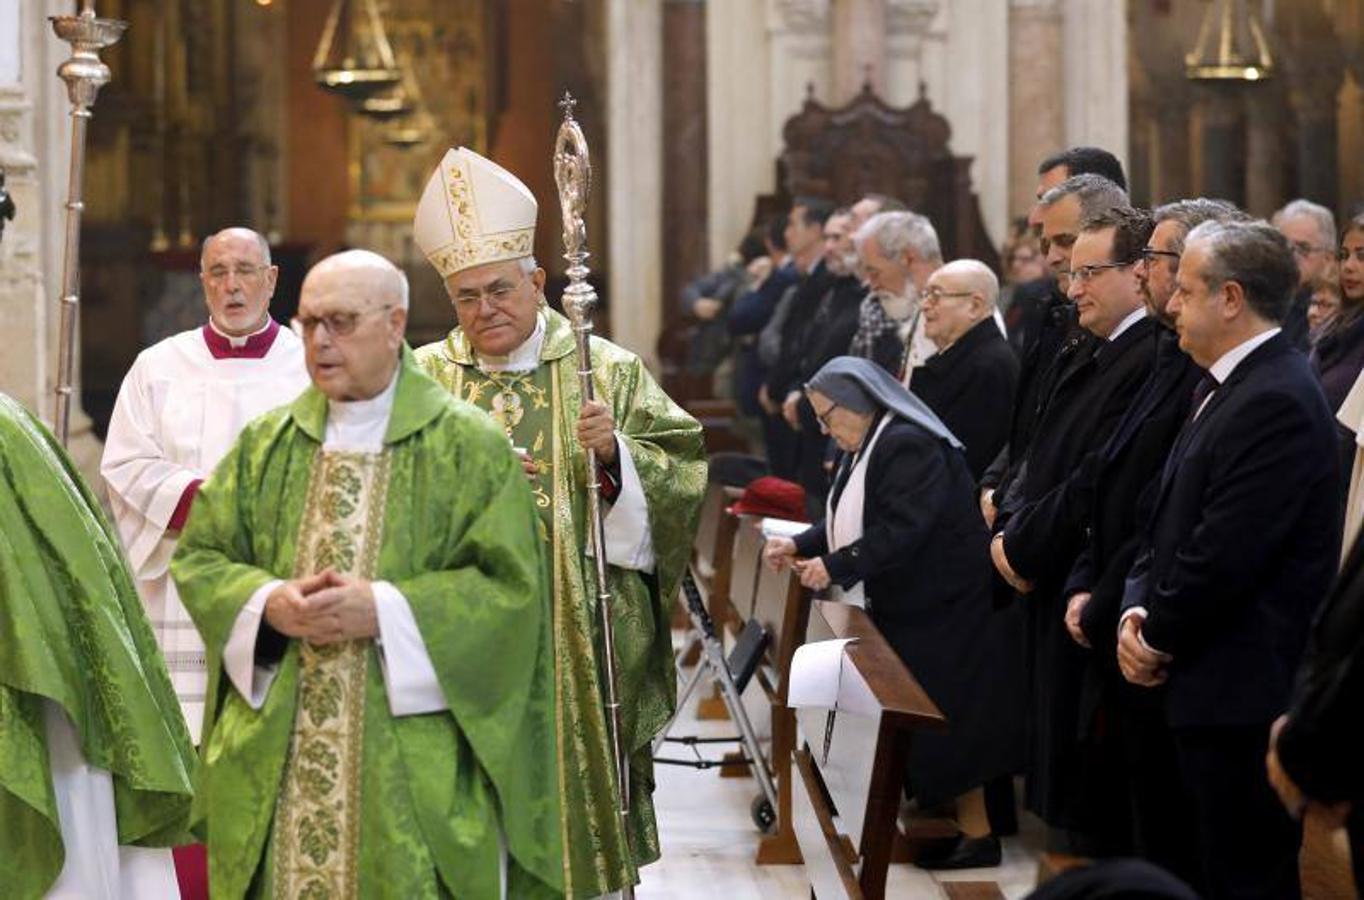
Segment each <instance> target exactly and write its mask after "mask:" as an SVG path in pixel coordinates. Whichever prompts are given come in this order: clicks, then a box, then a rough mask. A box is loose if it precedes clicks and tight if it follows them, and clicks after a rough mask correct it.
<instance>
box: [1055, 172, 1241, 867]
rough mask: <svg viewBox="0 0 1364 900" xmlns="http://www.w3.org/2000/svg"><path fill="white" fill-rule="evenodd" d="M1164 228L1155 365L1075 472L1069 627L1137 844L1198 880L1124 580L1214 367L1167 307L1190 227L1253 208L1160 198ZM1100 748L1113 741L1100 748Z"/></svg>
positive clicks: (1157, 241) (1088, 740) (1142, 269)
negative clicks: (1134, 647)
mask: <svg viewBox="0 0 1364 900" xmlns="http://www.w3.org/2000/svg"><path fill="white" fill-rule="evenodd" d="M1152 218H1153V219H1154V221H1155V229H1154V231H1152V233H1151V237H1150V240H1149V241H1148V242H1147V244H1146V246H1144V247H1143V248H1142V258H1141V260H1140V261H1139V262H1138V263H1137V265H1136V267H1135V272H1136V276H1137V281H1138V283H1139V285H1140V288H1141V292H1142V299H1143V301H1144V302H1145V305H1146V311H1147V313H1148V314H1149V315H1150V317H1151V319H1152V320H1153V321H1154V322H1155V323H1156V338H1155V340H1156V352H1155V367H1154V369H1153V371H1152V372H1151V377H1150V378H1148V379H1147V381H1146V383H1145V384H1144V385H1142V387H1141V390H1140V391H1138V393H1137V395H1136V397H1135V398H1134V399H1133V401H1132V403H1131V405H1130V406H1129V407H1128V408H1127V411H1126V412H1125V413H1124V414H1123V417H1122V419H1121V420H1120V421H1119V422H1118V425H1117V427H1116V428H1114V430H1113V434H1112V436H1111V437H1110V438H1109V440H1108V442H1107V443H1106V444H1104V446H1103V448H1102V449H1101V450H1100V451H1099V452H1098V453H1095V454H1092V455H1091V456H1090V457H1088V458H1087V459H1086V460H1085V462H1084V464H1083V465H1082V466H1081V471H1082V474H1081V476H1080V477H1079V478H1077V479H1073V483H1074V484H1075V486H1076V487H1077V488H1078V489H1079V493H1080V494H1081V496H1077V498H1076V500H1077V503H1078V505H1079V507H1080V509H1081V510H1082V512H1083V521H1084V528H1085V535H1086V541H1085V545H1084V549H1082V550H1081V552H1080V555H1079V557H1078V558H1077V559H1076V561H1075V564H1074V566H1072V568H1071V571H1070V575H1069V577H1068V578H1067V580H1066V586H1065V590H1064V595H1065V597H1066V598H1067V606H1066V620H1065V621H1066V628H1067V630H1068V631H1069V632H1070V636H1071V637H1072V638H1073V639H1074V640H1075V642H1076V643H1077V644H1079V645H1080V646H1082V647H1085V648H1088V649H1089V650H1090V651H1091V652H1090V653H1089V654H1088V656H1087V661H1086V668H1085V674H1084V683H1083V687H1082V691H1081V696H1080V734H1081V739H1082V741H1083V746H1085V747H1087V748H1090V747H1093V748H1098V747H1100V745H1103V744H1107V745H1108V746H1109V747H1110V748H1112V747H1116V748H1118V753H1119V754H1120V756H1121V758H1122V762H1123V766H1122V768H1121V771H1120V772H1118V773H1117V775H1116V777H1118V778H1119V779H1120V780H1121V781H1122V782H1123V783H1124V784H1125V785H1126V788H1127V791H1126V795H1127V801H1128V807H1129V812H1130V821H1131V832H1130V844H1131V848H1132V850H1133V851H1134V852H1135V853H1136V854H1138V855H1139V856H1142V857H1145V858H1146V859H1150V860H1152V861H1154V862H1157V863H1159V864H1160V865H1162V866H1164V867H1165V868H1167V869H1169V870H1171V871H1173V872H1176V873H1177V874H1179V875H1180V876H1181V877H1182V878H1184V879H1185V880H1187V881H1190V882H1191V883H1197V882H1198V881H1199V880H1200V878H1199V872H1198V865H1197V860H1196V858H1195V857H1194V855H1193V852H1192V846H1193V839H1192V828H1191V823H1190V822H1189V818H1188V804H1187V801H1186V799H1185V797H1184V793H1183V791H1182V789H1180V784H1179V777H1178V768H1177V766H1176V764H1175V756H1174V745H1173V741H1172V740H1171V738H1170V733H1169V729H1168V728H1167V727H1166V726H1165V722H1164V716H1163V713H1162V711H1161V707H1160V701H1161V700H1162V699H1163V696H1162V695H1161V694H1160V693H1159V692H1157V691H1151V690H1148V689H1145V688H1138V687H1135V686H1133V685H1129V684H1128V683H1127V682H1126V681H1125V680H1124V679H1123V678H1122V676H1121V675H1120V674H1119V672H1118V666H1117V657H1116V647H1117V632H1118V613H1119V609H1120V607H1121V604H1122V592H1123V584H1124V581H1125V579H1126V576H1127V572H1128V570H1129V569H1130V568H1131V566H1132V561H1133V559H1134V557H1135V556H1136V552H1137V544H1138V541H1139V526H1138V523H1140V522H1141V521H1143V520H1144V518H1145V516H1146V515H1148V514H1149V509H1146V508H1145V507H1144V506H1143V503H1142V500H1143V499H1146V504H1145V506H1146V507H1149V505H1150V502H1152V500H1153V499H1154V498H1151V497H1150V494H1151V491H1150V485H1151V484H1152V482H1153V481H1156V480H1157V479H1158V478H1159V476H1160V471H1161V469H1162V467H1163V466H1164V465H1165V458H1166V457H1167V456H1168V455H1169V452H1170V446H1171V445H1172V444H1173V443H1174V440H1175V435H1176V434H1178V432H1179V429H1180V427H1181V426H1182V425H1183V424H1184V421H1185V419H1187V418H1188V415H1189V402H1190V400H1191V399H1192V395H1193V390H1194V386H1195V385H1196V384H1197V382H1198V380H1199V379H1200V378H1201V377H1202V375H1203V370H1202V369H1200V368H1198V366H1197V365H1196V364H1195V363H1194V362H1193V360H1191V359H1190V358H1189V357H1188V355H1187V354H1185V353H1184V352H1183V351H1182V350H1180V349H1179V335H1178V334H1176V333H1175V330H1174V319H1173V317H1172V316H1170V314H1169V312H1168V310H1167V307H1168V304H1169V302H1170V295H1171V294H1173V293H1174V279H1175V271H1176V270H1177V269H1178V267H1179V256H1180V254H1181V253H1182V252H1183V250H1184V238H1185V236H1186V235H1187V234H1188V233H1189V231H1190V230H1192V229H1193V228H1194V227H1196V226H1198V225H1200V224H1202V223H1203V222H1206V221H1209V220H1212V219H1219V220H1231V219H1237V218H1239V219H1243V220H1244V219H1245V218H1246V216H1245V214H1244V213H1242V212H1241V211H1240V210H1238V209H1236V207H1234V206H1232V205H1231V204H1230V203H1227V202H1225V201H1221V200H1207V199H1203V198H1198V199H1194V200H1179V201H1176V202H1174V203H1168V204H1166V205H1164V206H1161V207H1159V208H1158V209H1156V210H1155V211H1154V213H1153V215H1152ZM1097 752H1100V753H1102V752H1103V750H1102V749H1099V750H1098V751H1097Z"/></svg>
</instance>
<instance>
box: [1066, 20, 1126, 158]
mask: <svg viewBox="0 0 1364 900" xmlns="http://www.w3.org/2000/svg"><path fill="white" fill-rule="evenodd" d="M1125 7H1126V4H1125V3H1113V2H1103V3H1095V2H1094V0H1063V9H1064V11H1065V27H1064V35H1063V39H1064V45H1063V46H1064V52H1063V53H1062V57H1063V60H1064V67H1063V76H1064V77H1063V84H1064V95H1065V110H1066V112H1065V115H1066V141H1065V142H1066V144H1067V145H1071V146H1074V145H1076V144H1089V145H1093V146H1097V147H1103V148H1104V149H1105V150H1109V151H1111V152H1112V153H1114V154H1115V155H1117V157H1118V158H1119V159H1123V160H1125V159H1126V158H1127V126H1128V122H1127V90H1128V88H1127V13H1126V9H1125Z"/></svg>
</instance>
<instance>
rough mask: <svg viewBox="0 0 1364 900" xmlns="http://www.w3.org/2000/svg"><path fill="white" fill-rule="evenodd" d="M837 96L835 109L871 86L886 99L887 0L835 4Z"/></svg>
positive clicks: (831, 99)
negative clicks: (865, 86) (865, 84)
mask: <svg viewBox="0 0 1364 900" xmlns="http://www.w3.org/2000/svg"><path fill="white" fill-rule="evenodd" d="M833 35H834V46H833V68H834V70H833V94H832V96H830V97H828V98H827V100H828V102H829V104H830V105H831V106H842V105H843V104H844V103H847V102H848V101H849V100H851V99H852V98H853V97H855V96H857V93H858V92H859V91H861V90H862V85H863V84H864V83H866V82H868V81H870V82H871V87H872V90H873V91H875V92H876V94H877V95H878V96H885V91H884V89H885V71H886V0H834V3H833Z"/></svg>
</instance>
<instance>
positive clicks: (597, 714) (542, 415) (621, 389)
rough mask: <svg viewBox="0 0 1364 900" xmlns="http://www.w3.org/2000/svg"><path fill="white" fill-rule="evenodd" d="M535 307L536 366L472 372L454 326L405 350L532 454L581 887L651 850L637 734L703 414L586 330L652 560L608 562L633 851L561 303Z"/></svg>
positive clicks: (623, 870) (682, 532) (576, 881)
mask: <svg viewBox="0 0 1364 900" xmlns="http://www.w3.org/2000/svg"><path fill="white" fill-rule="evenodd" d="M543 316H544V318H545V338H544V343H543V345H542V348H541V351H540V360H541V365H540V367H539V368H538V369H535V370H534V371H532V372H528V373H524V374H522V375H519V376H518V375H515V374H512V373H499V372H493V373H485V372H483V371H482V370H480V369H479V368H478V367H477V366H475V365H474V357H473V355H472V352H471V349H470V346H469V343H468V341H467V340H466V339H465V337H464V334H463V333H462V332H461V331H460V330H459V329H458V328H456V329H455V330H454V331H453V332H451V334H450V335H449V337H448V338H447V339H446V340H444V341H442V342H440V343H436V344H430V345H427V346H425V347H422V348H421V349H420V350H418V351H417V358H418V360H419V361H420V363H421V365H422V367H423V368H424V369H425V370H426V371H427V372H428V373H429V374H431V375H432V376H433V377H434V378H435V379H436V380H437V381H439V382H440V383H441V384H443V385H444V386H445V387H446V388H447V389H449V390H450V391H451V392H452V393H453V394H455V395H456V396H458V397H459V398H461V399H463V400H467V401H469V402H471V403H474V404H475V405H477V406H479V407H481V408H483V409H485V410H488V411H489V412H490V413H491V414H492V416H493V418H494V419H496V420H498V422H499V423H500V424H501V425H502V426H503V428H504V430H505V431H506V432H507V436H508V437H509V438H510V439H511V441H512V443H513V444H515V445H516V446H517V447H521V448H524V449H525V450H526V451H527V452H528V453H529V454H530V455H531V457H532V459H533V460H534V461H535V462H536V464H537V465H538V467H539V471H540V477H539V478H538V479H537V483H536V485H535V495H536V502H537V505H538V507H539V510H540V515H541V520H542V522H543V523H544V530H543V532H542V534H543V536H544V537H545V542H546V546H547V549H548V551H549V553H550V559H551V563H552V578H551V585H552V590H553V603H554V625H555V627H554V664H555V670H556V673H555V674H556V678H557V685H558V690H557V699H558V707H559V708H558V719H557V726H558V737H559V741H558V746H559V748H560V754H559V759H558V767H557V771H558V776H559V783H560V788H561V790H562V791H563V816H564V821H563V829H564V840H565V845H566V853H565V860H564V870H565V871H564V877H565V880H566V883H567V887H568V894H569V895H570V896H575V897H591V896H595V895H598V894H602V893H605V892H607V891H612V890H617V889H619V888H620V887H621V886H623V885H624V884H627V883H634V882H635V881H637V880H638V874H637V871H636V869H637V867H638V866H640V865H643V864H645V863H648V862H651V861H653V860H655V859H657V858H658V854H659V848H658V832H657V829H656V827H655V824H654V811H653V799H652V794H653V787H654V778H653V763H652V761H651V753H650V746H649V745H650V741H651V740H652V738H653V736H654V734H655V733H656V732H657V731H658V729H659V728H660V727H661V726H662V725H663V723H664V722H665V721H666V720H667V718H668V716H669V715H671V713H672V710H673V707H674V706H675V705H676V702H677V687H676V683H675V679H676V676H675V670H674V667H673V656H672V640H671V635H670V633H669V618H668V608H669V605H670V603H671V598H672V597H673V596H674V594H675V593H676V591H677V588H678V583H679V580H680V579H681V576H682V569H683V566H685V565H686V563H687V560H688V558H689V556H690V553H691V544H692V538H693V533H694V531H695V528H696V516H697V513H698V511H699V507H700V501H701V496H702V494H703V493H704V491H705V487H706V462H705V450H704V447H703V445H702V435H701V426H700V425H699V424H698V423H697V422H696V420H695V419H693V418H692V417H691V416H689V415H688V414H687V413H686V412H684V411H683V410H682V409H681V408H680V407H678V406H677V404H675V403H673V401H672V400H671V399H670V398H669V397H668V395H667V394H665V393H663V391H662V389H661V388H659V386H658V385H657V383H655V381H654V380H653V378H652V377H651V376H650V375H649V372H648V370H647V369H645V367H644V364H643V363H642V362H641V361H640V360H639V358H638V357H637V356H635V355H634V354H633V353H630V352H629V351H627V350H624V349H622V348H620V347H618V346H616V345H615V344H612V343H611V342H609V341H606V340H602V339H601V338H592V370H593V383H594V387H595V391H596V395H597V398H598V399H599V400H601V401H602V402H604V403H606V404H607V405H608V406H609V407H610V409H611V414H612V416H613V418H614V419H615V423H616V432H617V434H619V435H620V436H621V440H622V442H623V443H624V444H625V445H626V446H627V447H628V448H629V451H630V456H631V458H632V459H633V461H634V464H635V468H636V469H637V471H638V473H639V477H640V481H641V483H642V485H643V488H644V493H645V496H646V498H647V500H648V506H649V528H650V532H651V535H652V539H653V548H654V554H655V557H656V563H657V567H656V569H655V571H654V573H651V574H649V573H643V572H638V571H633V570H628V569H622V568H618V567H616V566H611V567H610V568H609V569H608V579H609V582H610V588H611V591H612V594H613V597H614V601H615V605H614V608H613V613H614V617H615V622H614V629H615V639H616V655H617V658H618V671H619V673H620V689H621V691H620V699H621V708H622V709H621V712H622V716H621V717H622V725H623V728H622V730H623V732H624V735H623V736H624V740H625V744H626V746H627V747H628V748H629V749H630V753H631V808H630V826H631V834H630V842H631V844H630V846H631V848H632V850H633V859H627V854H626V853H625V848H624V842H623V835H622V834H621V832H620V827H619V824H618V820H617V817H616V812H615V799H614V798H615V776H614V768H613V762H612V754H611V743H610V732H609V731H608V729H607V724H606V716H605V709H604V700H603V698H604V696H605V694H604V690H603V687H602V684H601V672H600V669H599V667H598V665H597V648H598V647H599V646H600V641H599V628H598V625H597V622H598V617H597V599H596V574H595V571H594V569H593V566H592V565H591V564H590V561H589V560H587V559H586V558H585V557H584V554H583V551H584V548H585V547H586V546H587V545H588V543H589V540H590V538H589V537H588V529H587V524H586V516H587V495H586V489H585V487H584V486H585V484H586V458H585V455H584V453H583V449H582V447H581V446H579V444H578V441H577V421H578V410H579V407H580V406H581V395H580V391H579V388H578V376H577V356H578V355H577V347H576V343H575V340H574V336H573V332H572V328H571V325H570V324H569V322H568V320H567V319H566V318H564V316H562V315H560V314H559V313H557V312H554V311H553V310H545V311H544V312H543ZM665 601H666V602H665Z"/></svg>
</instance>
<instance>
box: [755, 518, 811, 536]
mask: <svg viewBox="0 0 1364 900" xmlns="http://www.w3.org/2000/svg"><path fill="white" fill-rule="evenodd" d="M758 527H759V528H760V529H761V530H762V533H763V537H765V538H774V537H795V536H796V535H798V534H800V533H801V532H802V531H805V530H806V529H808V528H809V527H810V523H809V522H792V521H791V520H790V519H772V518H768V519H763V520H762V522H761V523H760V524H759V526H758Z"/></svg>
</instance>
